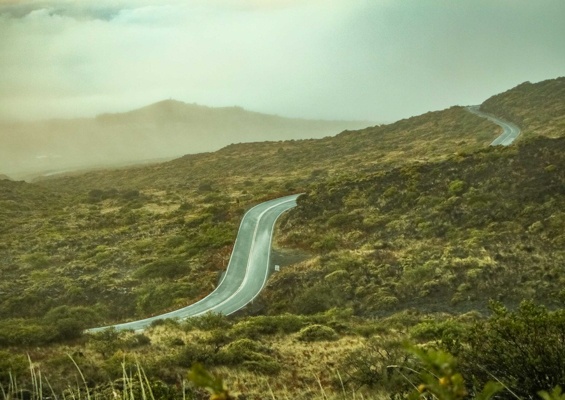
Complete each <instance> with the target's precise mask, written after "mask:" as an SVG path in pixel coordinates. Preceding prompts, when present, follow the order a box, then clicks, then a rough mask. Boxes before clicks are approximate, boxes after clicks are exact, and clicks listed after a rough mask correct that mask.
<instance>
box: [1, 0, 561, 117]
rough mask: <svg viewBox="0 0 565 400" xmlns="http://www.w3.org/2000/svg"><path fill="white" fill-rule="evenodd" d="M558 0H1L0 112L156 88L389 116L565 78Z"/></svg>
mask: <svg viewBox="0 0 565 400" xmlns="http://www.w3.org/2000/svg"><path fill="white" fill-rule="evenodd" d="M563 21H565V1H563V0H536V1H532V0H160V1H147V0H127V1H125V0H121V1H120V0H111V1H110V0H96V1H90V0H80V1H71V0H60V1H51V0H28V1H10V0H0V119H42V118H55V117H62V118H70V117H73V118H74V117H92V116H95V115H97V114H100V113H103V112H122V111H128V110H132V109H135V108H138V107H142V106H145V105H148V104H151V103H154V102H157V101H160V100H163V99H169V98H172V99H176V100H180V101H184V102H188V103H198V104H202V105H207V106H214V107H216V106H217V107H222V106H235V105H237V106H242V107H244V108H246V109H248V110H253V111H259V112H265V113H271V114H278V115H282V116H289V117H301V118H320V119H349V120H350V119H358V120H368V121H380V122H392V121H395V120H398V119H401V118H406V117H409V116H412V115H418V114H422V113H424V112H427V111H431V110H439V109H444V108H447V107H450V106H452V105H469V104H478V103H481V102H482V101H484V100H486V99H487V98H488V97H490V96H491V95H493V94H496V93H499V92H502V91H505V90H507V89H510V88H512V87H514V86H516V85H517V84H519V83H522V82H524V81H530V82H537V81H540V80H544V79H551V78H556V77H559V76H564V75H565V23H563Z"/></svg>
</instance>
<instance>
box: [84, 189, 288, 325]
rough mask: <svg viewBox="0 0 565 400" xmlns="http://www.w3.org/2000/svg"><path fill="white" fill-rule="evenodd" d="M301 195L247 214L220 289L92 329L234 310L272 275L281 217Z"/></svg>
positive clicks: (281, 200) (257, 291) (256, 291)
mask: <svg viewBox="0 0 565 400" xmlns="http://www.w3.org/2000/svg"><path fill="white" fill-rule="evenodd" d="M298 196H299V195H298V194H297V195H292V196H287V197H282V198H279V199H275V200H270V201H266V202H264V203H261V204H258V205H256V206H255V207H253V208H252V209H250V210H249V211H247V213H246V214H245V215H244V216H243V220H242V221H241V225H240V226H239V232H238V234H237V238H236V240H235V244H234V248H233V251H232V254H231V257H230V261H229V263H228V267H227V270H226V273H225V274H224V277H223V278H222V280H221V282H220V284H219V285H218V287H216V289H215V290H214V291H213V292H212V293H210V294H209V295H208V296H206V297H205V298H203V299H202V300H200V301H198V302H196V303H194V304H191V305H190V306H187V307H184V308H181V309H180V310H176V311H171V312H168V313H165V314H161V315H157V316H154V317H151V318H145V319H141V320H138V321H131V322H126V323H122V324H116V325H108V326H103V327H98V328H92V329H88V330H87V332H98V331H101V330H104V329H107V328H115V329H118V330H126V329H133V330H136V331H139V330H143V329H145V328H147V327H148V326H149V325H151V323H152V322H154V321H156V320H159V319H165V318H177V319H186V318H190V317H196V316H198V315H202V314H205V313H207V312H215V313H221V314H225V315H229V314H232V313H234V312H236V311H238V310H240V309H241V308H243V307H245V306H246V305H247V304H249V303H250V302H251V301H253V299H255V297H257V296H258V295H259V293H260V292H261V290H262V289H263V287H264V286H265V283H266V282H267V278H268V276H269V266H270V254H271V241H272V238H273V229H274V227H275V222H276V221H277V219H278V217H280V216H281V214H283V213H284V212H285V211H287V210H290V209H291V208H293V207H295V206H296V199H297V198H298Z"/></svg>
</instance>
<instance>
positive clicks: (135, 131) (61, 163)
mask: <svg viewBox="0 0 565 400" xmlns="http://www.w3.org/2000/svg"><path fill="white" fill-rule="evenodd" d="M368 124H369V123H368V122H365V121H315V120H304V119H291V118H283V117H278V116H273V115H266V114H260V113H255V112H250V111H246V110H244V109H242V108H239V107H227V108H211V107H204V106H199V105H194V104H186V103H183V102H179V101H174V100H166V101H162V102H159V103H155V104H152V105H149V106H147V107H143V108H141V109H138V110H133V111H130V112H126V113H119V114H103V115H100V116H98V117H96V118H92V119H71V120H61V119H59V120H50V121H43V122H35V123H4V124H0V144H1V146H0V171H3V172H4V173H7V174H9V175H11V176H16V177H23V176H25V173H31V172H36V173H37V172H45V171H50V170H65V169H78V168H87V167H100V166H112V165H113V166H115V165H119V164H122V163H130V164H131V163H134V162H140V161H144V160H150V159H153V160H155V159H162V158H169V159H170V158H174V157H179V156H181V155H184V154H193V153H200V152H205V151H213V150H217V149H219V148H221V147H223V146H226V145H228V144H230V143H234V142H252V141H266V140H288V139H304V138H319V137H324V136H328V135H335V134H337V133H338V132H341V131H342V130H344V129H355V128H360V127H365V126H367V125H368Z"/></svg>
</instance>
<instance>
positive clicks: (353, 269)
mask: <svg viewBox="0 0 565 400" xmlns="http://www.w3.org/2000/svg"><path fill="white" fill-rule="evenodd" d="M564 171H565V138H559V139H548V138H539V139H532V140H530V141H526V142H524V144H522V145H520V146H519V147H512V148H487V149H485V150H482V151H479V152H476V153H473V154H471V155H459V156H455V157H452V158H450V159H448V160H445V161H441V162H434V163H425V164H405V165H403V166H398V167H396V168H394V169H391V170H389V171H385V172H380V173H377V174H373V175H367V176H365V177H362V178H358V177H355V175H353V177H352V178H349V177H342V178H340V179H337V180H334V181H333V182H324V183H321V184H319V185H317V186H316V187H314V188H312V189H311V190H310V191H309V192H308V194H306V195H304V196H302V197H300V198H299V201H298V207H297V208H295V209H293V210H291V211H290V213H289V214H288V215H286V216H284V217H283V220H282V223H281V224H282V227H283V239H282V240H281V243H282V244H283V246H286V247H296V248H300V249H302V250H303V251H307V252H309V253H311V254H312V255H313V257H312V259H310V260H308V261H305V262H303V263H302V264H300V265H297V266H295V267H293V268H290V269H286V270H283V271H282V272H281V273H280V274H277V275H276V276H274V278H273V279H272V281H271V283H270V284H269V286H268V289H267V291H266V292H265V294H264V295H263V301H264V304H265V306H266V307H267V309H268V310H269V312H270V313H280V312H289V311H290V312H297V313H313V312H320V311H324V310H327V309H330V308H331V307H348V308H351V309H353V310H354V312H355V313H356V314H359V315H364V316H374V315H382V314H386V313H390V312H394V311H398V310H405V309H410V308H416V309H419V310H421V311H438V310H441V311H449V312H465V311H470V310H482V309H486V306H487V304H488V301H489V299H492V298H494V299H497V300H501V301H503V302H504V303H506V304H508V305H516V304H517V303H519V302H520V301H521V300H523V299H532V300H535V301H537V302H541V303H544V304H547V305H549V306H552V307H561V306H563V305H564V304H565V292H564V291H563V283H564V282H563V279H562V278H561V277H563V276H565V250H564V249H565V213H564V211H563V210H565V173H564Z"/></svg>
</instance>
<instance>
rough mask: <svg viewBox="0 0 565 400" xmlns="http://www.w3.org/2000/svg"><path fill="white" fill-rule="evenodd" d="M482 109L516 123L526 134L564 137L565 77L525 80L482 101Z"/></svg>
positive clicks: (526, 135)
mask: <svg viewBox="0 0 565 400" xmlns="http://www.w3.org/2000/svg"><path fill="white" fill-rule="evenodd" d="M481 110H483V111H486V112H489V113H491V114H494V115H497V116H499V117H502V118H504V119H507V120H508V121H511V122H514V123H515V124H517V125H519V126H520V127H521V128H522V129H523V130H524V137H528V136H530V135H543V136H547V137H563V136H565V77H561V78H557V79H549V80H545V81H542V82H538V83H530V82H524V83H522V84H521V85H518V86H516V87H515V88H513V89H510V90H508V91H506V92H504V93H500V94H497V95H495V96H492V97H491V98H489V99H488V100H486V101H485V102H484V103H483V104H481Z"/></svg>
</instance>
